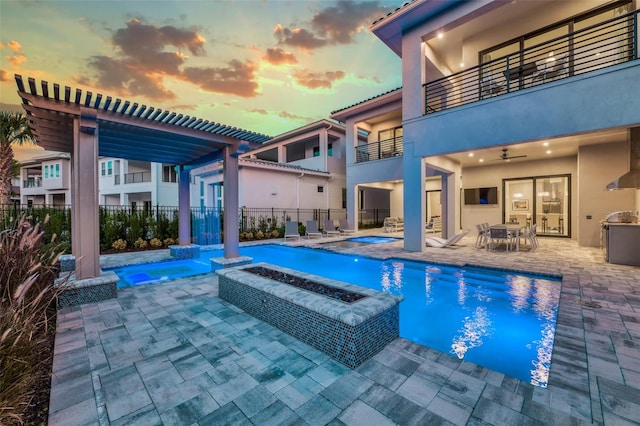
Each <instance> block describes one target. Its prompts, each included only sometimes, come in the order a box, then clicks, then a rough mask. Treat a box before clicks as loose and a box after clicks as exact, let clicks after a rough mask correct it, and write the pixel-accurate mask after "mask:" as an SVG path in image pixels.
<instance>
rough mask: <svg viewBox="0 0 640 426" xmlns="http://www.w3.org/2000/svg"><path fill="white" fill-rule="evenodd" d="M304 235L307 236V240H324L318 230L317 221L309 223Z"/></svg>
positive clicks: (309, 221)
mask: <svg viewBox="0 0 640 426" xmlns="http://www.w3.org/2000/svg"><path fill="white" fill-rule="evenodd" d="M304 233H305V235H306V236H307V239H309V238H311V237H320V238H322V232H320V230H319V229H318V222H316V221H315V220H308V221H307V229H306V230H305V231H304Z"/></svg>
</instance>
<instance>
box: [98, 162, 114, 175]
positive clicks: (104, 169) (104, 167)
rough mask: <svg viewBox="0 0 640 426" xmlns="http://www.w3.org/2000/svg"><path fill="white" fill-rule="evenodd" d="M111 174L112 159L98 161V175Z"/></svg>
mask: <svg viewBox="0 0 640 426" xmlns="http://www.w3.org/2000/svg"><path fill="white" fill-rule="evenodd" d="M112 175H113V161H103V162H101V163H100V176H112Z"/></svg>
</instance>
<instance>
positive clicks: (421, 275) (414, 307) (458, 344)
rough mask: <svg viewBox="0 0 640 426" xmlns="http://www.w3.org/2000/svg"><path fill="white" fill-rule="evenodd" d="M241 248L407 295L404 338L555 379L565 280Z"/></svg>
mask: <svg viewBox="0 0 640 426" xmlns="http://www.w3.org/2000/svg"><path fill="white" fill-rule="evenodd" d="M240 254H241V255H243V256H250V257H252V258H253V259H254V262H270V263H274V264H277V265H280V266H285V267H289V268H292V269H297V270H301V271H304V272H309V273H312V274H317V275H321V276H325V277H328V278H333V279H338V280H341V281H345V282H348V283H351V284H356V285H360V286H363V287H368V288H373V289H376V290H380V291H384V292H388V293H393V294H403V295H404V297H405V299H404V301H403V302H402V303H401V304H400V335H401V336H402V337H404V338H406V339H409V340H412V341H414V342H416V343H419V344H421V345H424V346H428V347H431V348H434V349H437V350H439V351H441V352H445V353H448V354H451V355H453V356H456V357H458V358H459V359H464V360H466V361H470V362H473V363H476V364H479V365H482V366H484V367H487V368H490V369H492V370H496V371H499V372H502V373H504V374H506V375H509V376H512V377H516V378H518V379H520V380H523V381H526V382H529V383H531V384H534V385H537V386H541V387H546V385H547V380H548V376H549V367H550V364H551V352H552V349H553V339H554V336H555V327H556V315H557V309H558V301H559V298H560V281H559V279H555V278H551V277H543V276H535V275H528V274H520V273H517V274H515V273H510V272H508V271H498V270H492V269H485V268H476V267H468V268H467V267H465V268H456V267H450V266H442V265H434V264H427V263H421V262H413V261H407V260H399V259H391V260H387V261H381V260H375V259H369V258H364V257H358V256H352V255H343V254H337V253H330V252H327V251H324V250H313V249H309V248H301V247H287V246H279V245H260V246H252V247H241V248H240ZM221 255H222V251H221V250H215V251H202V252H201V257H200V259H198V260H197V261H198V262H202V261H204V260H205V259H206V260H208V259H209V258H211V257H219V256H221ZM177 262H178V261H176V262H165V263H173V264H176V263H177ZM180 262H185V261H180ZM144 267H145V265H141V266H139V267H136V268H144ZM163 267H165V266H164V265H163ZM146 268H147V269H148V270H150V269H149V268H151V265H146ZM116 273H117V272H116ZM149 273H150V272H149ZM150 274H151V273H150Z"/></svg>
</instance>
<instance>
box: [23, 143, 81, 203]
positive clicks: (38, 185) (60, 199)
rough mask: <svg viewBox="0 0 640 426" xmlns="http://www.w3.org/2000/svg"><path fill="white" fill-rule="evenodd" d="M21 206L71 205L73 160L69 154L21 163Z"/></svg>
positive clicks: (37, 158) (43, 157)
mask: <svg viewBox="0 0 640 426" xmlns="http://www.w3.org/2000/svg"><path fill="white" fill-rule="evenodd" d="M20 166H21V167H20V180H21V181H22V185H21V186H22V188H21V189H20V204H25V205H28V206H33V205H42V204H47V205H55V206H59V205H65V204H71V160H70V156H69V155H68V154H53V155H43V156H40V157H34V158H32V159H29V160H25V161H22V162H21V163H20Z"/></svg>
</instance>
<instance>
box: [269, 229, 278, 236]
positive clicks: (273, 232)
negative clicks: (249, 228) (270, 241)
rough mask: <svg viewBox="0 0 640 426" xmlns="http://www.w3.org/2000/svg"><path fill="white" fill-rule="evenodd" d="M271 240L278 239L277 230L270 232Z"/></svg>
mask: <svg viewBox="0 0 640 426" xmlns="http://www.w3.org/2000/svg"><path fill="white" fill-rule="evenodd" d="M271 238H280V232H278V230H277V229H274V230H273V231H271Z"/></svg>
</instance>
